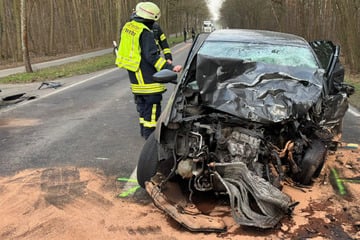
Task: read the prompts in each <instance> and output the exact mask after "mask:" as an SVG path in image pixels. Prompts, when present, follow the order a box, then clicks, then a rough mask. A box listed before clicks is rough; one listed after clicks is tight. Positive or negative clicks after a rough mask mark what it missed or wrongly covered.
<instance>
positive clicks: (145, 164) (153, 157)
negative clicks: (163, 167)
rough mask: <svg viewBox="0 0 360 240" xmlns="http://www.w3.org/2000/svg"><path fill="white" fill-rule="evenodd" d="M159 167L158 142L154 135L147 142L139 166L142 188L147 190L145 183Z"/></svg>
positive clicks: (139, 181) (138, 177) (139, 179)
mask: <svg viewBox="0 0 360 240" xmlns="http://www.w3.org/2000/svg"><path fill="white" fill-rule="evenodd" d="M157 167H158V149H157V142H156V139H155V136H154V133H152V134H151V135H150V136H149V137H148V139H147V140H146V142H145V144H144V146H143V148H142V150H141V153H140V157H139V161H138V165H137V180H138V183H139V185H140V186H141V187H142V188H145V182H146V181H149V180H150V179H151V177H153V176H154V175H155V173H156V170H157Z"/></svg>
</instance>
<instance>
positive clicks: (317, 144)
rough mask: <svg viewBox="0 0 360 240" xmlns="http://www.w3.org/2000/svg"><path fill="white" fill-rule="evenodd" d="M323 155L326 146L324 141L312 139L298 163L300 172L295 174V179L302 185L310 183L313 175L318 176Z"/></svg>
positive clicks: (323, 159) (322, 163) (323, 158)
mask: <svg viewBox="0 0 360 240" xmlns="http://www.w3.org/2000/svg"><path fill="white" fill-rule="evenodd" d="M325 156H326V147H325V145H324V143H323V142H321V141H320V140H313V141H312V143H311V145H310V147H309V148H308V149H307V150H306V153H305V155H304V158H303V159H302V162H301V163H300V166H299V167H300V168H301V172H300V173H298V174H297V175H296V177H295V179H296V181H298V182H299V183H301V184H303V185H310V184H311V183H312V179H313V177H318V176H319V174H320V171H321V169H322V167H323V165H324V161H325Z"/></svg>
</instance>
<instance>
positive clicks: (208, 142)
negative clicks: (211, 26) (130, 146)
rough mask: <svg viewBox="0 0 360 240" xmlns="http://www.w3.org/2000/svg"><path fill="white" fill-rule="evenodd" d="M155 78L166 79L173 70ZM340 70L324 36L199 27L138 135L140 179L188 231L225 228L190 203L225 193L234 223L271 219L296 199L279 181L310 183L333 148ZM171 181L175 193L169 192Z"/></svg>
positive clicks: (343, 93) (345, 89)
mask: <svg viewBox="0 0 360 240" xmlns="http://www.w3.org/2000/svg"><path fill="white" fill-rule="evenodd" d="M154 79H155V80H156V81H159V82H171V81H174V80H175V79H176V74H174V73H172V72H168V71H164V72H159V73H158V74H156V75H155V76H154ZM343 79H344V68H343V67H342V65H341V64H340V62H339V47H338V46H335V45H334V44H333V43H332V42H330V41H314V42H311V43H308V42H307V41H305V40H304V39H303V38H301V37H299V36H295V35H291V34H285V33H279V32H271V31H260V30H240V29H228V30H217V31H214V32H212V33H210V34H200V35H199V36H198V37H197V38H196V41H195V42H194V44H193V46H192V49H191V51H190V53H189V55H188V58H187V60H186V62H185V66H184V71H183V73H182V74H181V76H180V78H179V80H178V82H177V86H176V89H175V91H174V93H173V94H172V96H171V98H170V100H169V102H168V104H167V106H166V108H165V110H164V112H163V113H162V115H161V117H160V119H159V121H158V125H157V128H156V131H155V132H154V134H153V135H152V136H150V137H149V139H148V140H147V142H146V143H145V145H144V148H143V150H142V153H141V156H140V159H139V162H138V170H137V177H138V182H139V184H140V185H141V186H142V187H144V188H145V187H146V189H147V191H148V192H149V194H150V195H151V197H152V198H153V200H154V202H155V204H156V205H157V206H158V207H159V208H161V209H163V210H164V211H166V212H167V213H168V214H170V215H171V216H172V217H173V218H174V219H176V220H177V221H178V222H180V223H182V224H183V225H184V226H186V227H187V228H189V229H191V230H194V231H218V230H224V229H225V228H226V226H225V225H224V224H223V223H222V222H221V219H213V218H212V217H211V214H209V213H205V212H203V211H201V210H199V209H198V208H197V204H199V202H201V201H206V199H207V200H209V198H211V199H212V200H214V199H216V200H219V201H226V202H227V203H228V204H229V206H230V208H231V212H232V215H233V217H234V219H235V221H236V222H237V223H238V224H240V225H248V226H256V227H260V228H271V227H274V226H275V225H276V224H277V223H278V221H279V220H280V219H281V218H282V217H283V216H284V215H286V214H290V213H291V212H292V210H293V208H294V206H295V205H296V203H297V202H296V201H297V200H296V199H294V200H293V199H291V198H290V197H289V196H287V195H286V194H284V193H283V192H282V191H281V189H282V183H283V182H284V181H291V182H293V183H294V184H298V185H300V186H301V185H310V184H311V183H312V181H313V179H314V178H316V177H317V176H319V174H320V171H321V169H322V167H323V165H324V161H325V159H326V154H327V151H328V150H329V149H331V150H336V146H337V143H338V142H339V141H340V137H341V128H342V119H343V117H344V115H345V112H346V110H347V108H348V97H349V95H350V94H351V93H352V92H353V88H352V87H351V86H349V85H346V84H344V83H343ZM174 191H175V192H176V193H177V194H178V195H177V196H181V197H180V198H179V197H176V198H174V199H172V198H171V197H170V196H172V195H173V194H174V193H173V192H174ZM180 193H181V194H180ZM209 196H210V197H209ZM224 196H226V197H225V200H224ZM199 199H202V200H199ZM189 204H190V205H191V206H192V207H194V208H195V209H197V210H196V212H197V213H198V214H197V215H196V216H197V217H196V219H197V221H195V220H194V219H193V216H192V215H191V214H189V213H188V212H187V211H186V209H188V207H189ZM179 206H180V208H182V209H183V210H184V209H185V210H184V211H179V209H178V208H179ZM189 215H190V218H191V219H190V218H189V217H188V216H189ZM209 219H210V220H209ZM195 222H196V223H195Z"/></svg>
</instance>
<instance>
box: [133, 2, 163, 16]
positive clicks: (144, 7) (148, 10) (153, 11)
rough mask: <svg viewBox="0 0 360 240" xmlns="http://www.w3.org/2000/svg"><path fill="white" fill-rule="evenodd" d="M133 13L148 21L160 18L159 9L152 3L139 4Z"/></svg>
mask: <svg viewBox="0 0 360 240" xmlns="http://www.w3.org/2000/svg"><path fill="white" fill-rule="evenodd" d="M135 13H136V15H137V16H139V17H141V18H144V19H149V20H154V21H156V20H158V19H159V18H160V8H159V7H158V6H157V5H156V4H155V3H152V2H140V3H138V4H137V5H136V9H135Z"/></svg>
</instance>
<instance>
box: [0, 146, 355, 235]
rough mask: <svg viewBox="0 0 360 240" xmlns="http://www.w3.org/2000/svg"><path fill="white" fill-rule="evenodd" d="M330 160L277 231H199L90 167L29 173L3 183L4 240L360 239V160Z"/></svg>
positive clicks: (340, 154)
mask: <svg viewBox="0 0 360 240" xmlns="http://www.w3.org/2000/svg"><path fill="white" fill-rule="evenodd" d="M359 152H360V151H359V149H356V148H352V146H345V144H344V147H341V148H339V150H338V151H337V152H336V153H331V154H329V156H328V161H327V163H326V166H325V167H324V169H323V171H322V172H321V175H320V177H319V178H318V179H316V182H314V185H313V186H312V187H311V188H298V187H293V186H288V185H285V187H284V191H285V192H286V193H288V194H289V195H290V196H291V197H292V198H293V199H294V200H296V201H299V205H298V206H297V207H296V208H295V211H294V213H293V215H292V216H291V217H289V218H285V219H283V220H282V221H281V223H280V224H279V226H278V227H277V228H276V229H271V230H259V229H254V228H249V227H239V226H237V225H236V224H235V223H234V222H233V220H232V218H231V216H230V215H227V216H225V217H224V221H225V222H226V223H227V225H228V226H229V228H228V231H227V232H226V233H191V232H189V231H187V230H186V229H184V228H183V227H182V226H180V225H179V224H178V223H176V222H175V221H174V220H172V219H171V218H170V217H168V216H166V215H165V214H163V213H162V212H161V211H160V210H158V209H157V208H156V207H154V205H153V204H152V202H151V201H150V199H149V197H148V196H147V194H146V192H145V191H144V190H142V189H140V190H138V191H137V192H136V193H135V195H133V196H131V197H127V198H119V197H118V195H119V193H121V191H122V188H123V186H124V184H125V183H124V182H119V181H116V177H106V176H104V175H103V173H102V172H101V171H97V170H94V169H82V168H80V169H79V168H71V167H67V168H51V169H29V170H25V171H23V172H20V173H18V174H16V175H14V176H11V177H3V178H0V195H1V198H0V205H1V208H0V215H1V216H2V218H1V219H0V239H160V240H165V239H166V240H168V239H169V240H175V239H178V240H185V239H207V240H211V239H238V238H240V237H241V239H294V238H297V239H304V238H306V239H312V238H313V239H360V233H359V230H360V188H359V182H360V180H359V177H360V154H359Z"/></svg>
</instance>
